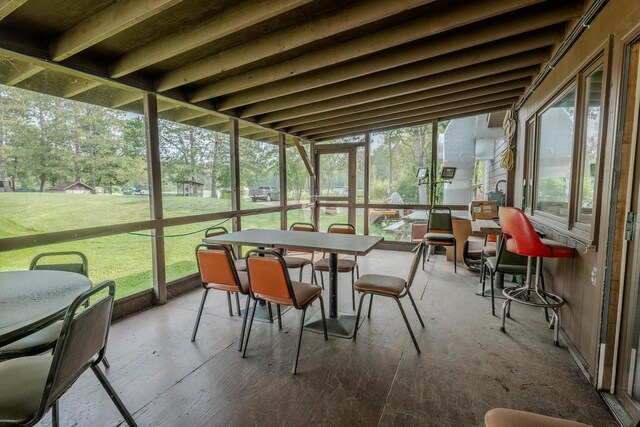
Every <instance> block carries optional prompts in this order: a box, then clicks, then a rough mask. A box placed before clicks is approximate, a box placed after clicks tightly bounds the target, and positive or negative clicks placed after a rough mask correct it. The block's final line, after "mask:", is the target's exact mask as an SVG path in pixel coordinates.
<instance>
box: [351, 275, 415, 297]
mask: <svg viewBox="0 0 640 427" xmlns="http://www.w3.org/2000/svg"><path fill="white" fill-rule="evenodd" d="M406 284H407V282H406V281H405V280H404V279H403V278H401V277H395V276H386V275H384V274H365V275H364V276H362V277H361V278H359V279H358V280H357V281H356V283H354V285H353V287H354V288H355V289H356V290H357V291H360V292H381V293H383V294H389V295H396V296H397V295H400V294H401V293H402V291H403V290H404V288H405V285H406Z"/></svg>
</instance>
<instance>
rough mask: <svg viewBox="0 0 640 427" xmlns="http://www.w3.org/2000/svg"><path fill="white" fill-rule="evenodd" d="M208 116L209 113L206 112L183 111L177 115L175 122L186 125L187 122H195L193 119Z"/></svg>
mask: <svg viewBox="0 0 640 427" xmlns="http://www.w3.org/2000/svg"><path fill="white" fill-rule="evenodd" d="M208 114H209V113H207V112H206V111H199V110H183V111H179V112H178V113H177V114H176V117H175V120H176V122H178V123H184V122H187V121H189V120H193V119H197V118H199V117H203V116H207V115H208Z"/></svg>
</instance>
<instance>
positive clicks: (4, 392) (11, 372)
mask: <svg viewBox="0 0 640 427" xmlns="http://www.w3.org/2000/svg"><path fill="white" fill-rule="evenodd" d="M104 290H108V294H107V295H106V296H103V297H102V298H101V299H100V300H99V301H97V302H95V303H94V304H91V305H90V306H89V307H87V308H84V309H83V310H82V311H80V307H81V306H83V305H85V302H86V301H87V300H88V299H89V297H91V296H94V295H96V294H97V293H98V292H102V291H104ZM114 299H115V284H114V283H113V282H112V281H106V282H103V283H101V284H100V285H98V286H96V287H93V288H91V289H89V290H88V291H86V292H84V293H83V294H82V295H80V296H78V298H76V299H75V300H74V302H73V303H72V304H71V306H70V307H69V309H68V310H67V313H66V315H65V318H64V320H63V322H62V328H61V331H60V337H59V338H58V345H56V348H55V350H54V352H53V355H45V356H26V357H19V358H15V359H11V360H7V361H5V362H2V363H0V378H2V381H0V425H3V426H4V425H8V426H11V425H20V426H32V425H34V424H36V423H37V422H38V421H40V420H41V419H42V417H43V416H44V415H45V414H46V413H47V411H49V410H50V409H51V410H52V417H53V420H52V424H53V425H54V426H58V425H59V420H58V415H59V414H58V412H59V411H58V409H59V407H58V399H60V397H61V396H62V395H63V394H64V393H65V392H66V391H67V390H68V389H69V388H70V387H71V386H73V384H74V383H75V381H76V380H77V379H78V378H79V377H80V375H82V374H83V373H84V372H85V371H86V370H87V369H89V368H91V370H92V371H93V373H94V374H95V375H96V377H97V378H98V380H99V381H100V383H101V384H102V386H103V387H104V388H105V390H106V391H107V393H108V394H109V396H110V397H111V400H112V401H113V402H114V403H115V405H116V406H117V408H118V410H119V411H120V414H121V415H122V416H123V417H124V419H125V420H126V422H127V423H128V424H129V425H130V426H135V425H136V423H135V421H134V420H133V418H132V417H131V414H130V413H129V411H127V409H126V408H125V406H124V405H123V403H122V401H121V400H120V398H119V397H118V395H117V394H116V392H115V390H114V389H113V387H111V384H110V383H109V381H108V380H107V377H106V376H105V375H104V373H103V372H102V371H101V370H100V368H99V367H98V364H99V363H100V362H101V361H102V359H103V357H104V351H105V347H106V344H107V337H108V335H109V325H110V324H111V314H112V312H113V302H114Z"/></svg>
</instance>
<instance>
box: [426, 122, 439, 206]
mask: <svg viewBox="0 0 640 427" xmlns="http://www.w3.org/2000/svg"><path fill="white" fill-rule="evenodd" d="M437 169H438V120H434V121H432V122H431V171H430V172H429V173H430V180H429V205H430V206H428V208H430V207H431V206H434V205H436V204H437V203H438V186H437V185H436V179H438V171H437Z"/></svg>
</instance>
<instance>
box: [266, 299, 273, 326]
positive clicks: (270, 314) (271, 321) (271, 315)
mask: <svg viewBox="0 0 640 427" xmlns="http://www.w3.org/2000/svg"><path fill="white" fill-rule="evenodd" d="M267 308H268V310H269V323H273V310H272V309H271V303H270V302H268V303H267Z"/></svg>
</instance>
